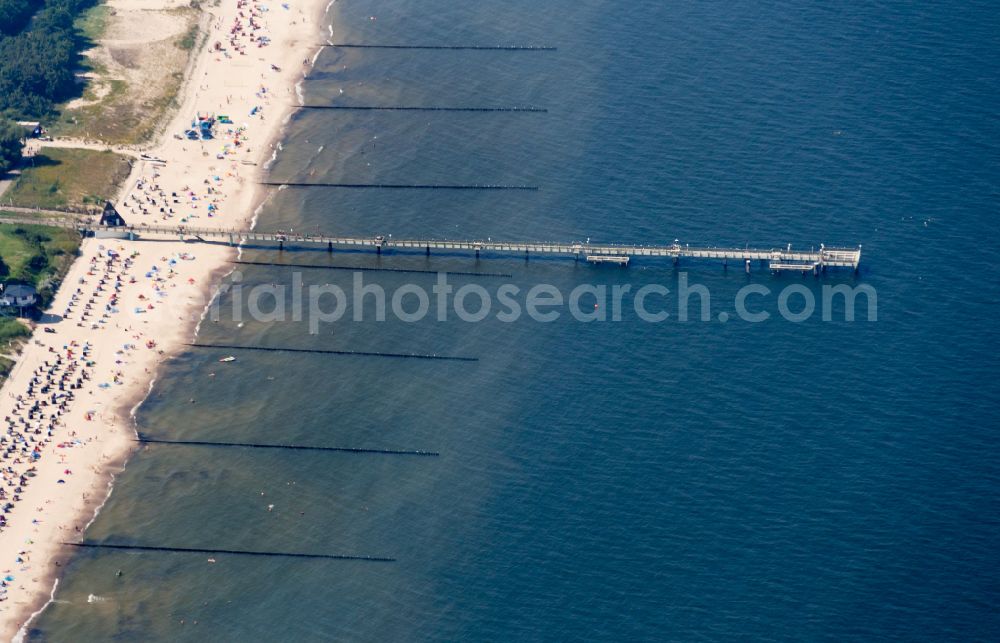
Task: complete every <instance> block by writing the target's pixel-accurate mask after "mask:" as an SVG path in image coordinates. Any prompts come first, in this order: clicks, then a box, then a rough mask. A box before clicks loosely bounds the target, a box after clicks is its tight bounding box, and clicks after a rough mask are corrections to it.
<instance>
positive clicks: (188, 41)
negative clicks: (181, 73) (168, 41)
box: [177, 24, 199, 51]
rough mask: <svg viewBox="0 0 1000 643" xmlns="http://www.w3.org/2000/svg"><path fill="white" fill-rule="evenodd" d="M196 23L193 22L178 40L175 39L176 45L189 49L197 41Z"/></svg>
mask: <svg viewBox="0 0 1000 643" xmlns="http://www.w3.org/2000/svg"><path fill="white" fill-rule="evenodd" d="M198 31H199V30H198V25H197V24H194V25H191V27H190V28H189V29H188V30H187V33H185V34H184V37H182V38H181V39H180V40H178V41H177V46H178V47H180V48H181V49H183V50H184V51H191V50H192V49H194V46H195V45H196V44H197V43H198Z"/></svg>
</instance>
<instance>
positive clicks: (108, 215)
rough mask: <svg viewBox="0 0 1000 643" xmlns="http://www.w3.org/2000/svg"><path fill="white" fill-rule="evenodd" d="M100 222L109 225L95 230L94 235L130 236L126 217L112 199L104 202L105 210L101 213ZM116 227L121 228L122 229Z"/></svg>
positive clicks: (99, 236)
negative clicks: (116, 207) (113, 203)
mask: <svg viewBox="0 0 1000 643" xmlns="http://www.w3.org/2000/svg"><path fill="white" fill-rule="evenodd" d="M100 224H101V226H107V227H106V228H104V229H98V230H95V231H94V236H95V237H96V238H98V239H127V238H128V237H129V232H128V230H127V229H126V228H125V225H126V224H125V218H124V217H122V215H121V214H120V213H119V212H118V210H117V209H115V206H113V205H112V204H111V201H105V202H104V212H102V213H101V221H100ZM114 228H120V230H115V229H114Z"/></svg>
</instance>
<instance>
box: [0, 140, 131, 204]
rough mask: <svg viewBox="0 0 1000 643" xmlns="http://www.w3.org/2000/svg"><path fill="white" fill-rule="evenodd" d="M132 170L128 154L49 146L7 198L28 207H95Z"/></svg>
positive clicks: (24, 171)
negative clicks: (126, 155)
mask: <svg viewBox="0 0 1000 643" xmlns="http://www.w3.org/2000/svg"><path fill="white" fill-rule="evenodd" d="M130 169H131V165H130V162H129V159H128V157H125V156H122V155H121V154H115V153H114V152H109V151H106V152H98V151H96V150H79V149H70V148H55V147H50V148H45V153H44V154H39V155H38V156H36V157H34V159H33V163H32V162H31V161H29V162H28V165H27V167H25V168H24V170H23V171H22V172H21V176H20V178H18V180H17V182H16V183H14V185H13V186H12V187H11V188H10V190H9V191H8V192H7V193H6V194H5V195H4V201H6V202H9V203H10V204H12V205H17V206H21V207H28V208H35V207H37V208H43V209H56V210H77V211H81V210H88V209H93V208H95V207H99V206H101V205H103V204H104V200H105V199H109V198H111V197H112V196H113V195H114V193H115V192H116V190H117V188H118V186H119V185H121V183H122V182H123V181H124V180H125V179H126V178H128V175H129V171H130Z"/></svg>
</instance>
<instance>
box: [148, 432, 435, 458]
mask: <svg viewBox="0 0 1000 643" xmlns="http://www.w3.org/2000/svg"><path fill="white" fill-rule="evenodd" d="M136 442H139V443H141V444H168V445H176V446H189V447H231V448H242V449H285V450H289V451H330V452H335V453H358V454H371V455H416V456H424V457H437V456H439V455H441V454H440V453H438V452H437V451H420V450H417V449H410V450H407V449H369V448H362V447H316V446H310V445H301V444H257V443H253V442H213V441H209V440H160V439H157V438H150V437H146V436H144V435H140V436H139V438H138V439H136Z"/></svg>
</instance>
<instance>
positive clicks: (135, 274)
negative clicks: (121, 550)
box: [0, 0, 323, 640]
mask: <svg viewBox="0 0 1000 643" xmlns="http://www.w3.org/2000/svg"><path fill="white" fill-rule="evenodd" d="M166 4H167V5H170V4H175V5H177V6H182V5H183V6H186V4H187V3H186V2H183V3H182V2H176V1H175V2H167V3H166ZM109 5H110V6H111V7H112V8H114V9H116V10H133V11H135V10H142V9H143V8H144V7H155V8H157V9H163V8H164V3H162V2H159V1H157V2H152V0H112V1H111V2H109ZM322 10H323V5H322V3H320V2H318V1H316V0H297V1H295V0H293V1H290V2H287V3H262V2H257V1H254V0H223V2H222V3H221V5H220V6H218V7H213V8H209V9H206V10H205V11H206V14H207V18H206V19H205V20H203V24H207V25H208V33H207V36H206V37H204V38H203V43H204V44H203V45H202V46H201V48H200V49H199V50H198V51H197V52H195V56H196V60H195V61H193V64H191V65H190V66H189V68H188V69H189V76H188V77H187V78H186V80H185V83H184V85H183V95H182V96H180V97H178V103H179V104H180V108H179V109H178V110H177V111H176V112H175V113H174V114H172V115H171V117H170V121H169V122H168V123H165V124H164V126H163V128H162V129H161V131H162V134H161V136H160V140H159V141H158V142H157V144H155V145H154V146H152V147H151V148H150V149H148V150H146V152H147V153H148V154H149V155H150V156H152V157H155V158H157V159H161V160H162V161H164V162H149V161H139V162H137V163H136V164H135V166H134V168H133V171H132V174H131V176H130V177H129V179H128V181H127V183H126V184H125V185H124V186H123V188H122V192H121V193H120V194H119V198H118V200H117V202H116V205H117V207H118V210H119V212H120V213H121V215H122V216H123V217H124V218H125V220H126V221H127V222H128V223H130V224H142V223H149V224H162V223H167V222H169V223H171V224H180V225H186V224H190V225H192V226H198V227H216V226H217V227H220V228H233V227H249V226H250V224H251V217H252V212H253V208H254V206H255V204H256V203H257V201H258V200H259V199H260V196H261V195H260V194H259V192H258V189H257V187H256V185H255V183H256V177H257V175H258V173H259V171H260V168H261V167H262V166H263V164H264V163H265V162H266V160H267V159H268V158H269V157H270V155H271V153H272V147H273V145H274V144H275V142H276V138H277V136H278V135H279V134H280V130H281V126H282V122H283V120H284V119H285V118H286V116H287V114H288V113H289V111H290V110H291V109H292V107H293V105H294V104H296V103H297V100H296V98H295V89H294V85H295V83H296V82H298V80H299V79H301V77H302V74H303V72H304V71H305V70H306V69H307V68H308V66H309V61H310V60H311V59H312V57H313V55H314V54H315V51H316V48H315V44H316V42H317V41H318V39H319V37H320V36H319V33H318V27H317V18H318V17H319V16H320V15H321V12H322ZM142 37H143V34H136V35H135V38H137V39H138V38H142ZM149 37H150V38H151V39H153V38H156V37H157V35H156V34H154V33H150V34H149ZM199 114H201V115H209V114H212V115H214V116H215V118H216V121H215V126H214V131H213V135H214V136H213V138H212V139H211V140H201V139H199V140H189V139H188V138H187V137H186V136H184V135H183V134H184V132H185V130H187V129H189V128H190V127H191V124H192V120H193V119H195V118H196V117H197V115H199ZM223 115H225V116H228V118H226V119H220V118H219V117H220V116H223ZM225 121H228V122H225ZM234 256H235V250H234V249H232V248H228V247H224V246H216V245H207V244H196V243H191V244H189V243H184V242H173V241H157V240H142V239H137V240H134V241H129V240H122V239H94V238H88V239H85V240H84V242H83V244H82V246H81V257H80V258H79V259H77V260H76V262H75V263H74V264H73V266H72V268H71V269H70V271H69V273H68V274H67V276H66V279H65V281H64V282H63V284H62V286H61V287H60V289H59V291H58V293H57V295H56V297H55V299H54V301H53V304H52V306H51V307H50V309H49V310H48V311H47V313H46V315H45V317H44V318H43V320H42V322H41V323H40V324H39V327H38V328H37V329H36V332H35V333H34V336H33V337H32V339H31V341H30V343H29V344H28V345H27V346H26V347H25V349H24V351H23V354H22V355H21V356H20V358H19V360H18V363H17V365H16V367H15V369H14V371H13V372H12V373H11V376H10V378H9V379H8V380H7V382H6V383H5V384H4V386H3V389H2V391H0V414H2V415H3V417H4V423H5V426H4V427H3V428H4V432H3V433H2V434H0V447H2V452H3V462H2V464H0V466H2V471H3V482H2V485H0V503H2V504H3V505H4V506H5V512H4V513H3V514H2V522H0V572H2V576H3V579H4V580H3V581H2V587H0V637H2V638H3V639H4V640H11V639H12V638H14V637H17V636H18V633H19V631H20V632H21V633H23V631H24V630H23V629H22V628H24V627H25V625H26V624H27V623H28V622H29V619H30V618H32V616H33V615H34V614H37V613H38V611H39V610H40V609H41V608H42V607H43V606H44V605H45V603H46V601H47V600H48V598H49V596H50V595H51V593H52V592H53V586H54V583H56V582H57V579H58V576H59V571H60V566H61V565H62V564H64V563H65V561H66V560H67V559H68V558H69V556H70V555H71V553H72V552H71V550H70V548H68V547H66V546H65V545H63V544H62V543H64V542H68V541H73V540H79V539H81V538H82V537H83V531H84V530H85V528H86V526H87V524H88V523H89V521H91V520H92V519H93V517H94V515H95V510H97V509H98V508H99V507H100V505H101V503H103V501H104V500H105V499H106V497H107V495H108V493H109V491H110V489H111V484H112V483H113V479H114V475H115V473H116V472H118V471H120V470H121V467H122V466H123V465H124V463H125V461H126V459H127V457H128V454H129V453H130V451H131V449H132V448H134V447H135V444H136V443H135V441H134V439H135V432H134V426H133V422H132V419H131V413H132V412H133V410H134V409H135V407H136V406H137V405H138V404H139V403H140V402H141V400H142V399H143V398H144V396H145V395H146V394H147V392H148V390H149V388H150V386H151V383H152V381H153V380H154V378H155V375H156V369H157V366H158V364H160V363H162V362H163V361H164V360H165V359H168V358H169V357H170V356H171V355H172V354H174V353H175V352H177V351H178V350H180V349H181V347H182V344H183V342H186V341H190V339H191V338H192V335H193V333H194V332H195V328H196V325H197V323H198V320H199V319H200V318H201V316H202V313H203V312H204V310H205V306H206V303H207V301H208V298H209V296H210V289H211V284H212V282H213V279H214V278H215V277H216V276H218V275H219V274H222V273H224V272H225V271H226V270H228V266H229V261H230V260H231V259H233V258H234Z"/></svg>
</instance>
